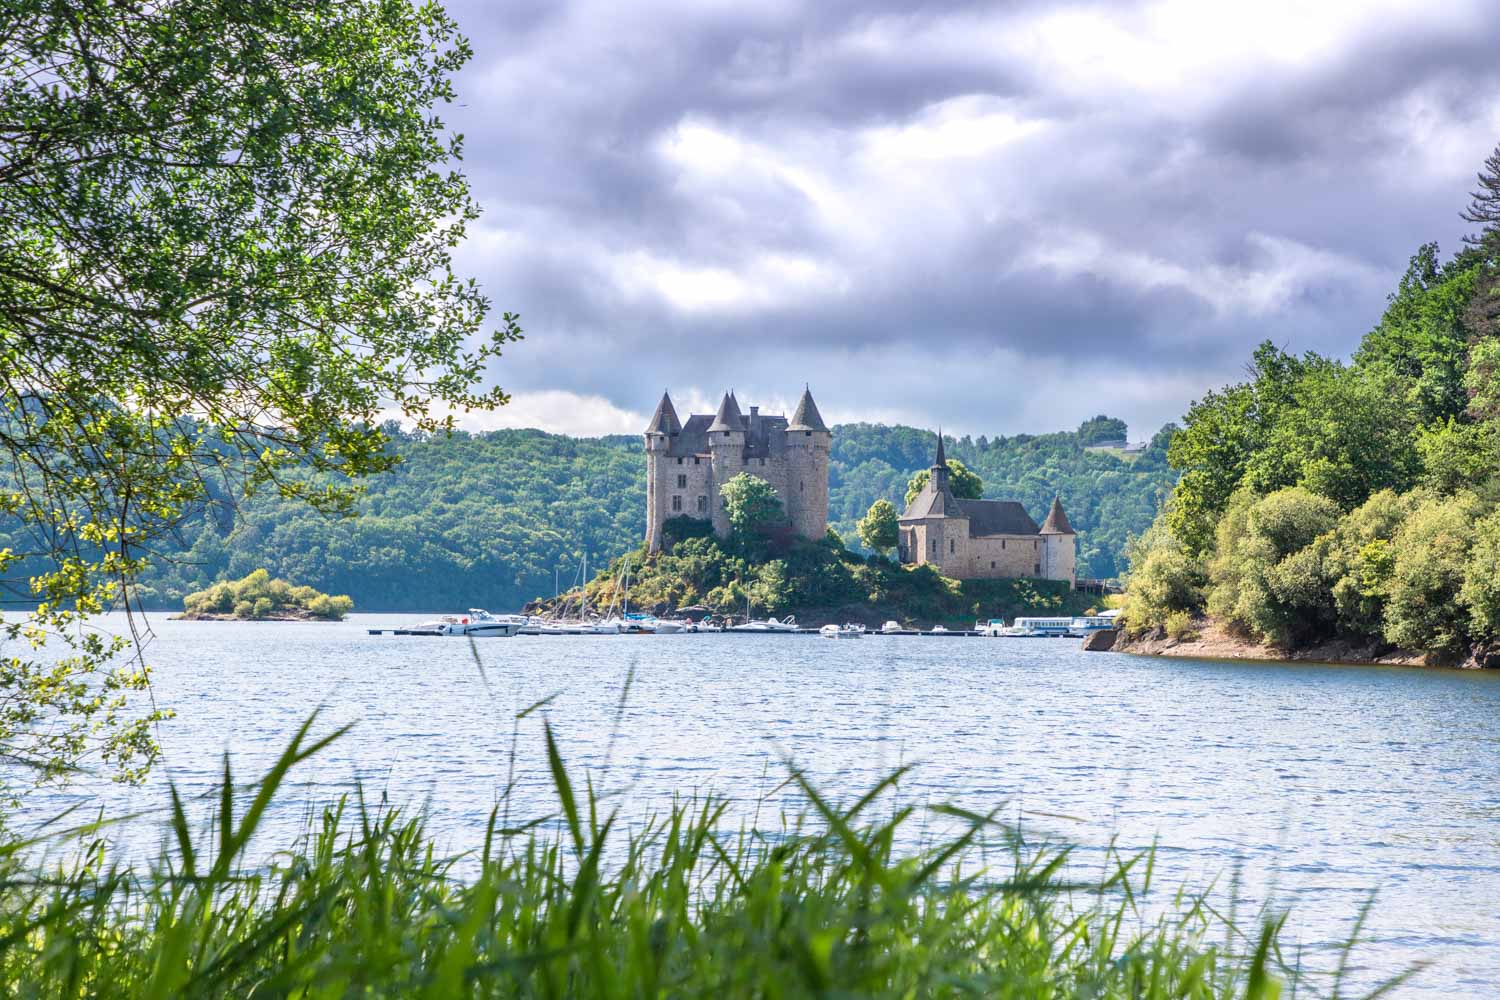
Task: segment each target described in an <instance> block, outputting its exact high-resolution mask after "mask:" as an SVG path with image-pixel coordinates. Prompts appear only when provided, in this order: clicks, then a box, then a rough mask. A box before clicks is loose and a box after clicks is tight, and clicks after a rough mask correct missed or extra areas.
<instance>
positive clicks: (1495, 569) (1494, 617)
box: [1459, 511, 1500, 640]
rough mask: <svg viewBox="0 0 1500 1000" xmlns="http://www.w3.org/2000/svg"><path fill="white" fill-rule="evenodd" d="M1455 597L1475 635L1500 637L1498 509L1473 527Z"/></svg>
mask: <svg viewBox="0 0 1500 1000" xmlns="http://www.w3.org/2000/svg"><path fill="white" fill-rule="evenodd" d="M1459 600H1461V601H1462V602H1463V605H1464V607H1466V608H1468V610H1469V622H1470V626H1471V628H1472V631H1473V634H1474V635H1475V637H1476V638H1484V639H1488V640H1494V639H1496V638H1497V637H1500V511H1496V512H1494V513H1492V514H1490V515H1489V516H1488V517H1486V518H1484V519H1483V520H1482V521H1480V522H1479V523H1478V524H1477V525H1475V526H1474V546H1473V548H1472V549H1470V551H1469V563H1468V565H1467V566H1466V567H1465V569H1464V585H1463V589H1462V590H1460V591H1459Z"/></svg>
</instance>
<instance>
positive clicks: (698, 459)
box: [693, 455, 703, 465]
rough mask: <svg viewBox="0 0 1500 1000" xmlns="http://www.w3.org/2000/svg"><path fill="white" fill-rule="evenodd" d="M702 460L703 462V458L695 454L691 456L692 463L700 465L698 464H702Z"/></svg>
mask: <svg viewBox="0 0 1500 1000" xmlns="http://www.w3.org/2000/svg"><path fill="white" fill-rule="evenodd" d="M702 462H703V459H701V458H699V457H698V456H697V455H694V456H693V464H694V465H700V464H702Z"/></svg>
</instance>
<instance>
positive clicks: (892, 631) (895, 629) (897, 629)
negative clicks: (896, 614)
mask: <svg viewBox="0 0 1500 1000" xmlns="http://www.w3.org/2000/svg"><path fill="white" fill-rule="evenodd" d="M880 631H881V633H882V634H884V635H900V634H901V633H902V632H905V631H906V629H904V628H902V627H901V623H900V622H898V621H888V622H886V623H885V624H884V625H882V626H880Z"/></svg>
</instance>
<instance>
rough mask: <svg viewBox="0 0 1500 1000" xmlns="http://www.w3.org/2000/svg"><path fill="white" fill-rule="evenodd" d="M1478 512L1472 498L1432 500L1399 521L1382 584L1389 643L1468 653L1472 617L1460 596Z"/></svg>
mask: <svg viewBox="0 0 1500 1000" xmlns="http://www.w3.org/2000/svg"><path fill="white" fill-rule="evenodd" d="M1480 510H1481V508H1480V505H1479V502H1478V501H1477V499H1476V498H1475V497H1474V496H1473V495H1472V494H1463V493H1461V494H1458V495H1455V496H1451V497H1432V498H1429V499H1427V500H1425V501H1423V502H1422V503H1420V504H1418V505H1417V507H1416V509H1415V510H1413V511H1412V513H1411V515H1410V516H1409V517H1407V519H1406V520H1405V522H1403V523H1402V525H1401V530H1400V531H1398V532H1397V533H1396V537H1395V539H1394V540H1393V542H1392V549H1393V559H1392V563H1391V570H1390V579H1389V581H1388V582H1387V583H1386V604H1385V622H1384V634H1385V638H1386V639H1387V640H1388V641H1389V642H1392V643H1394V644H1395V645H1397V646H1404V647H1407V648H1409V649H1425V650H1430V651H1432V652H1435V653H1438V654H1440V655H1443V656H1448V657H1457V656H1459V655H1460V654H1462V653H1463V652H1465V651H1466V647H1467V646H1468V644H1469V641H1470V639H1469V628H1470V625H1471V624H1472V619H1471V616H1470V614H1469V612H1468V610H1467V609H1466V607H1465V605H1464V602H1463V601H1462V600H1461V597H1462V595H1463V594H1464V585H1465V575H1466V571H1467V570H1468V569H1469V549H1470V547H1471V546H1472V545H1473V544H1474V541H1475V536H1476V526H1475V522H1476V521H1477V520H1478V519H1479V514H1480ZM1468 593H1469V594H1471V595H1475V594H1477V593H1478V588H1477V587H1475V588H1470V589H1469V591H1468Z"/></svg>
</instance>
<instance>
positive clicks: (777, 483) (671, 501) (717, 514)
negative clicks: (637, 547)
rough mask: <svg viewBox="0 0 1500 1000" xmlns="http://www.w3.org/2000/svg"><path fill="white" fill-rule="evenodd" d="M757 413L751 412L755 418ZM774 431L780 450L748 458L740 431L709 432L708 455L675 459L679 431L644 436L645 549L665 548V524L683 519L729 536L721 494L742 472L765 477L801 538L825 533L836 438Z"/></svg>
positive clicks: (821, 432) (826, 434)
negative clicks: (702, 521) (708, 523)
mask: <svg viewBox="0 0 1500 1000" xmlns="http://www.w3.org/2000/svg"><path fill="white" fill-rule="evenodd" d="M753 414H754V411H753V408H752V419H755V417H754V415H753ZM674 419H675V417H674ZM777 419H780V418H777ZM783 423H784V421H783ZM654 426H655V424H653V427H654ZM669 426H672V427H674V428H675V425H669ZM818 426H821V424H819V425H818ZM772 433H779V434H782V435H783V438H782V439H781V441H780V442H778V443H779V444H781V445H782V447H779V448H773V449H772V454H771V455H770V456H767V457H761V456H756V457H753V458H746V457H745V450H746V441H745V438H746V435H745V433H744V432H741V431H722V430H720V431H713V432H711V433H709V434H708V440H707V446H708V450H707V452H706V453H702V454H696V455H674V454H672V453H671V452H672V450H673V440H674V438H675V437H676V435H675V433H674V434H668V433H667V432H665V431H656V430H654V429H648V430H647V431H646V434H645V441H646V544H647V547H648V548H649V549H650V550H651V551H653V552H654V551H656V550H657V549H659V548H661V545H662V525H663V524H664V523H665V522H666V521H667V520H668V519H670V518H673V517H679V516H682V515H686V516H688V517H699V518H705V519H707V520H709V521H711V522H712V524H713V527H714V531H715V532H716V533H717V534H719V535H720V536H723V535H727V534H728V533H729V519H728V516H727V514H726V511H725V507H724V502H723V497H722V495H721V490H722V489H723V486H724V484H725V483H727V482H729V480H731V479H733V478H734V477H735V476H737V475H739V474H740V473H742V472H748V473H749V474H751V475H753V476H758V477H759V478H761V479H764V480H765V481H766V482H767V483H769V484H770V485H771V487H772V488H773V489H775V490H776V494H777V496H778V497H779V498H780V499H781V503H782V508H783V510H785V512H786V514H787V518H788V520H789V521H790V524H791V527H792V528H793V530H794V531H796V532H797V533H798V534H800V535H803V536H805V537H807V538H813V539H818V538H822V537H823V536H824V535H825V534H827V532H828V465H829V453H830V446H831V443H832V442H831V439H832V435H831V434H830V433H829V432H828V431H827V430H773V431H772ZM762 447H763V446H762Z"/></svg>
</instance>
